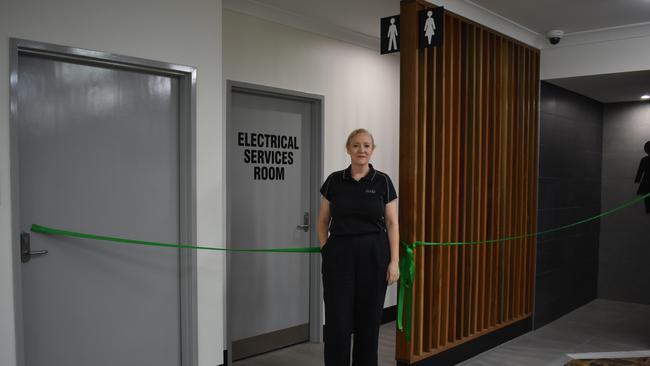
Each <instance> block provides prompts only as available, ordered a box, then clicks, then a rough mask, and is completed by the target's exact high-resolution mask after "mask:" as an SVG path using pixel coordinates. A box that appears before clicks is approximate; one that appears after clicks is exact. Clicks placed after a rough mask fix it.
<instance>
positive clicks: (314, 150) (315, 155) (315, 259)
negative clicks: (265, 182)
mask: <svg viewBox="0 0 650 366" xmlns="http://www.w3.org/2000/svg"><path fill="white" fill-rule="evenodd" d="M233 92H245V93H249V94H255V95H264V96H271V97H275V98H282V99H290V100H298V101H302V102H308V103H310V104H311V106H312V113H311V120H312V125H311V141H310V146H311V153H310V172H309V175H310V181H311V182H312V185H313V186H314V187H317V184H320V182H322V181H323V137H324V133H323V131H324V129H323V121H324V104H325V97H324V96H322V95H318V94H311V93H305V92H300V91H295V90H288V89H281V88H275V87H271V86H266V85H258V84H251V83H246V82H241V81H234V80H227V81H226V143H225V144H224V148H225V154H224V156H225V158H226V185H225V192H226V243H228V244H227V245H228V247H229V248H230V247H231V245H230V243H231V239H232V237H231V234H232V230H231V224H232V221H231V218H230V217H231V215H230V213H231V207H232V202H231V198H230V195H229V194H228V193H227V192H228V189H229V187H230V186H231V184H232V182H231V180H230V174H229V172H231V171H232V168H231V161H232V157H231V156H230V155H231V148H232V147H233V146H232V144H231V138H230V136H231V135H232V133H233V131H234V126H233V123H232V118H231V111H232V93H233ZM309 205H310V208H311V210H310V211H311V212H310V218H309V221H310V222H309V225H310V227H312V228H313V229H312V230H310V235H309V245H310V246H315V245H318V232H317V230H316V222H317V217H318V215H317V213H318V209H319V208H320V193H319V192H318V189H314V190H313V192H311V193H310V195H309ZM230 268H231V261H230V256H227V259H226V317H225V319H226V347H227V350H228V352H227V365H231V364H232V341H233V340H232V337H231V335H232V322H230V321H229V319H231V318H230V315H231V313H230V309H231V308H232V306H231V305H232V304H231V297H230V296H229V294H230V293H231V291H232V288H231V286H232V284H231V282H232V276H231V274H230ZM320 269H321V261H320V256H315V255H313V254H310V255H309V341H310V342H313V343H319V342H321V341H322V339H323V325H322V324H323V304H322V301H321V298H322V296H321V292H322V289H321V281H320Z"/></svg>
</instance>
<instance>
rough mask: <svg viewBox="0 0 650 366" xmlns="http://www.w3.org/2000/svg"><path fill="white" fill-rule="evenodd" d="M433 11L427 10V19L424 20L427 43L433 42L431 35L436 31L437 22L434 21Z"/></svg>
mask: <svg viewBox="0 0 650 366" xmlns="http://www.w3.org/2000/svg"><path fill="white" fill-rule="evenodd" d="M432 16H433V12H432V11H431V10H429V11H427V20H426V21H425V22H424V29H423V31H424V35H425V36H426V37H427V43H428V44H431V37H433V35H434V34H435V33H436V23H435V22H434V21H433V18H432Z"/></svg>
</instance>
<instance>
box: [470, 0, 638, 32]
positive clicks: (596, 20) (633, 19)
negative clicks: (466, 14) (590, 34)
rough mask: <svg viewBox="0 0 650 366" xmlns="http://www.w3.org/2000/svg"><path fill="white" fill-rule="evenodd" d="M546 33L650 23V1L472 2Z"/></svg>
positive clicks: (480, 0) (490, 0) (536, 30)
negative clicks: (554, 30) (558, 30)
mask: <svg viewBox="0 0 650 366" xmlns="http://www.w3.org/2000/svg"><path fill="white" fill-rule="evenodd" d="M471 2H473V3H475V4H477V5H479V6H481V7H483V8H485V9H488V10H490V11H491V12H494V13H497V14H499V15H501V16H503V17H505V18H508V19H510V20H512V21H513V22H515V23H518V24H520V25H522V26H524V27H526V28H528V29H530V30H533V31H535V32H537V33H540V34H544V33H546V32H547V31H549V30H551V29H561V30H564V31H565V32H566V33H576V32H587V31H594V30H600V29H603V28H613V27H621V26H625V25H630V24H638V23H647V22H650V0H545V1H539V0H472V1H471Z"/></svg>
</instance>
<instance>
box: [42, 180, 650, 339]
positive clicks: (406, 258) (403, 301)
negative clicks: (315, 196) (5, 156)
mask: <svg viewBox="0 0 650 366" xmlns="http://www.w3.org/2000/svg"><path fill="white" fill-rule="evenodd" d="M648 197H650V193H647V194H645V195H643V196H639V197H637V198H636V199H634V200H632V201H629V202H626V203H624V204H621V205H618V206H616V207H614V208H612V209H610V210H607V211H604V212H602V213H600V214H598V215H596V216H593V217H590V218H587V219H584V220H580V221H577V222H574V223H572V224H568V225H564V226H560V227H557V228H554V229H549V230H544V231H539V232H536V233H529V234H522V235H516V236H510V237H505V238H500V239H491V240H480V241H466V242H427V241H416V242H413V243H411V244H407V243H406V242H404V241H401V244H402V245H403V246H404V254H403V255H402V256H401V258H400V261H399V269H400V279H399V295H398V302H397V327H398V329H399V330H400V331H404V326H406V332H405V333H406V334H405V336H406V340H407V341H410V339H411V322H412V316H413V315H412V308H411V307H412V305H411V304H412V301H413V291H412V289H413V280H414V277H415V261H414V253H415V248H416V247H418V246H453V245H477V244H495V243H501V242H505V241H511V240H519V239H525V238H530V237H533V236H540V235H544V234H549V233H552V232H555V231H560V230H566V229H569V228H572V227H575V226H578V225H582V224H585V223H587V222H590V221H594V220H598V219H600V218H602V217H604V216H607V215H611V214H613V213H614V212H617V211H620V210H622V209H624V208H627V207H629V206H632V205H634V204H636V203H638V202H641V201H643V200H644V199H646V198H648ZM31 231H32V232H35V233H41V234H51V235H59V236H67V237H73V238H82V239H92V240H103V241H111V242H114V243H118V244H128V245H147V246H154V247H166V248H177V249H196V250H199V249H200V250H217V251H227V252H276V253H318V252H320V247H307V248H304V247H302V248H252V249H236V248H219V247H208V246H198V245H183V244H172V243H160V242H153V241H144V240H133V239H124V238H118V237H114V236H104V235H94V234H86V233H80V232H76V231H68V230H61V229H54V228H49V227H45V226H41V225H36V224H32V227H31ZM405 312H406V314H404V313H405ZM404 318H406V319H404ZM404 323H406V324H404Z"/></svg>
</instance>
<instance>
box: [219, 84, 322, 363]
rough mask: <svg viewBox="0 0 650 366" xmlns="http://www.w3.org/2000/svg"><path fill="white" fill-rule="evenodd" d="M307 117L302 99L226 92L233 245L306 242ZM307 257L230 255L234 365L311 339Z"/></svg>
mask: <svg viewBox="0 0 650 366" xmlns="http://www.w3.org/2000/svg"><path fill="white" fill-rule="evenodd" d="M312 112H313V111H312V103H309V102H306V101H302V100H297V99H291V98H286V97H282V96H278V95H272V94H259V93H253V92H248V91H242V90H234V91H233V92H232V93H231V101H230V121H229V135H228V139H229V141H228V142H229V144H228V146H229V154H228V156H229V170H228V176H229V185H228V187H229V188H228V195H229V200H230V203H229V204H230V209H229V211H230V215H229V218H230V222H229V224H230V243H231V246H232V247H234V248H271V247H308V246H309V245H310V236H311V234H312V231H311V228H310V227H307V226H309V224H310V222H312V221H313V220H312V219H311V209H310V185H311V184H312V182H311V178H310V133H311V132H310V131H311V130H310V129H311V123H312V121H311V119H312ZM300 225H305V226H303V227H299V226H300ZM310 259H312V258H310V256H309V255H306V254H280V253H255V254H250V253H246V254H244V253H234V254H232V255H231V260H230V267H229V270H230V284H229V289H230V290H229V296H230V311H229V312H230V318H229V321H230V322H231V324H230V329H231V331H230V339H231V340H232V342H233V343H232V357H233V359H234V360H236V359H241V358H244V357H248V356H251V355H254V354H257V353H261V352H265V351H269V350H272V349H275V348H279V347H284V346H287V345H290V344H295V343H299V342H304V341H308V340H309V321H310V318H309V316H310V312H309V309H310V308H309V306H310V301H309V299H310Z"/></svg>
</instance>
